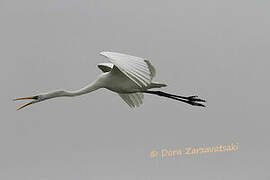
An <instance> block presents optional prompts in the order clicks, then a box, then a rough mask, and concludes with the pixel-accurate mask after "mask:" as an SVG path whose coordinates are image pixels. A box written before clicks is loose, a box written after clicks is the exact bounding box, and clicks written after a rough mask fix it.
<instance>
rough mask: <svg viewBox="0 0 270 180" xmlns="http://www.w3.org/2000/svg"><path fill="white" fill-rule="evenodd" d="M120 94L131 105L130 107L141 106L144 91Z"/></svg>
mask: <svg viewBox="0 0 270 180" xmlns="http://www.w3.org/2000/svg"><path fill="white" fill-rule="evenodd" d="M119 96H120V97H121V98H122V99H123V100H124V101H125V102H126V103H127V104H128V105H129V107H131V108H134V107H139V106H140V105H141V104H142V103H143V97H144V96H143V93H131V94H121V93H119Z"/></svg>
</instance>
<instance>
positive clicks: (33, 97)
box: [13, 96, 38, 110]
mask: <svg viewBox="0 0 270 180" xmlns="http://www.w3.org/2000/svg"><path fill="white" fill-rule="evenodd" d="M37 98H38V97H37V96H31V97H24V98H17V99H13V101H18V100H26V99H34V100H36V99H37ZM33 103H35V101H31V102H29V103H26V104H24V105H23V106H21V107H19V108H18V109H17V110H20V109H22V108H24V107H26V106H29V105H30V104H33Z"/></svg>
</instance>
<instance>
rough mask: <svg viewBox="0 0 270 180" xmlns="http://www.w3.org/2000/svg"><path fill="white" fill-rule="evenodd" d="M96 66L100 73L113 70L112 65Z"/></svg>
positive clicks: (101, 64) (100, 64)
mask: <svg viewBox="0 0 270 180" xmlns="http://www.w3.org/2000/svg"><path fill="white" fill-rule="evenodd" d="M97 66H98V68H99V69H101V71H102V72H109V71H111V70H112V68H113V64H112V63H99V64H98V65H97Z"/></svg>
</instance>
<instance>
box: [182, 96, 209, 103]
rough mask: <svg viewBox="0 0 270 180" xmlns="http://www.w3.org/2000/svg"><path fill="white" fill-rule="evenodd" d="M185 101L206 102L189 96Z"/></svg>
mask: <svg viewBox="0 0 270 180" xmlns="http://www.w3.org/2000/svg"><path fill="white" fill-rule="evenodd" d="M186 99H187V100H189V101H195V102H206V101H205V100H204V99H199V98H198V96H189V97H187V98H186Z"/></svg>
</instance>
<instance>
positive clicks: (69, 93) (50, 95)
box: [44, 81, 101, 99]
mask: <svg viewBox="0 0 270 180" xmlns="http://www.w3.org/2000/svg"><path fill="white" fill-rule="evenodd" d="M99 88H101V86H100V85H99V83H98V82H97V81H94V82H92V83H91V84H89V85H88V86H85V87H83V88H81V89H79V90H75V91H66V90H57V91H54V92H50V93H47V94H45V95H44V96H45V97H44V98H45V99H51V98H56V97H73V96H80V95H83V94H86V93H90V92H92V91H95V90H97V89H99Z"/></svg>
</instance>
